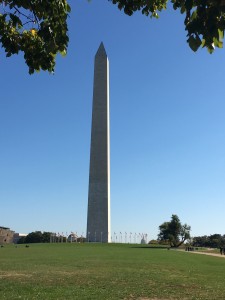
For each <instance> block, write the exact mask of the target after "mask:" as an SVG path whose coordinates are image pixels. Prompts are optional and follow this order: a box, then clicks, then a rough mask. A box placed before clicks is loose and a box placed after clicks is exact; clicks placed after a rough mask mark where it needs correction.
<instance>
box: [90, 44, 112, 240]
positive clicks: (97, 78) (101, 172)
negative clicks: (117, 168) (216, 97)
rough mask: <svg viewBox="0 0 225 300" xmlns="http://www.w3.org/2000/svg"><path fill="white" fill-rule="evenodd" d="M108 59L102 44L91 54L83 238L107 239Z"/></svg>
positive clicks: (108, 216) (108, 187) (108, 227)
mask: <svg viewBox="0 0 225 300" xmlns="http://www.w3.org/2000/svg"><path fill="white" fill-rule="evenodd" d="M109 135H110V134H109V61H108V57H107V54H106V51H105V48H104V45H103V43H101V44H100V46H99V48H98V51H97V53H96V55H95V66H94V89H93V106H92V127H91V154H90V172H89V191H88V216H87V241H88V242H103V243H108V242H111V232H110V136H109Z"/></svg>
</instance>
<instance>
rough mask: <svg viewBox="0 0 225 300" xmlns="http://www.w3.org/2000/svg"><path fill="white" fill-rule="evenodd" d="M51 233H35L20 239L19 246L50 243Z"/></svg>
mask: <svg viewBox="0 0 225 300" xmlns="http://www.w3.org/2000/svg"><path fill="white" fill-rule="evenodd" d="M51 234H52V233H51V232H43V233H42V232H41V231H34V232H30V233H29V234H28V235H27V236H25V237H22V238H20V239H19V241H18V244H29V243H49V242H50V236H51Z"/></svg>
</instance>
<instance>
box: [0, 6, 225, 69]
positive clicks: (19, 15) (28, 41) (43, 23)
mask: <svg viewBox="0 0 225 300" xmlns="http://www.w3.org/2000/svg"><path fill="white" fill-rule="evenodd" d="M88 1H90V0H88ZM108 1H110V2H112V4H114V5H117V6H118V8H119V9H120V10H123V11H124V13H125V14H127V15H129V16H131V15H132V14H133V13H134V12H136V11H141V13H142V14H143V15H145V16H150V17H155V18H159V12H161V11H162V10H165V9H166V8H167V5H168V0H108ZM170 3H171V4H172V5H173V8H174V9H175V10H179V11H180V13H181V14H184V16H185V17H184V25H185V30H186V31H187V42H188V44H189V46H190V48H191V49H192V50H193V51H197V50H198V49H199V48H200V47H206V48H207V49H208V51H209V52H210V53H212V52H213V51H214V49H215V48H216V47H218V48H222V47H223V38H224V29H225V0H195V1H194V0H170ZM69 13H70V6H69V4H68V3H67V0H5V1H3V0H0V44H1V45H2V47H3V48H4V49H5V52H6V56H7V57H10V56H11V55H12V54H18V53H19V52H23V53H24V59H25V61H26V64H27V65H28V67H29V73H30V74H32V73H34V71H40V70H41V69H42V70H48V71H49V72H54V67H55V59H56V55H57V53H61V54H62V55H65V54H66V52H67V46H68V42H69V38H68V27H67V18H68V15H69Z"/></svg>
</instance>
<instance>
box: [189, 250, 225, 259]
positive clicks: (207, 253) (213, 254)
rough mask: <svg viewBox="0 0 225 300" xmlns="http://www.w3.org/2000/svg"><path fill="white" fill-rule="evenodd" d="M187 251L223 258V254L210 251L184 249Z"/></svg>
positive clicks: (224, 256)
mask: <svg viewBox="0 0 225 300" xmlns="http://www.w3.org/2000/svg"><path fill="white" fill-rule="evenodd" d="M185 252H187V253H193V254H204V255H210V256H217V257H222V258H225V255H221V254H220V253H218V254H217V253H210V252H201V251H185Z"/></svg>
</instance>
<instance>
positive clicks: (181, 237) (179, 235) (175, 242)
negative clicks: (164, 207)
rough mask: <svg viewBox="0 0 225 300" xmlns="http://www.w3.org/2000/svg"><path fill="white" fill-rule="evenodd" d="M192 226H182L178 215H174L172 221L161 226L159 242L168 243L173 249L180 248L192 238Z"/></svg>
mask: <svg viewBox="0 0 225 300" xmlns="http://www.w3.org/2000/svg"><path fill="white" fill-rule="evenodd" d="M190 230H191V226H189V225H187V224H184V225H182V224H181V222H180V219H179V218H178V216H177V215H172V217H171V221H169V222H164V223H163V224H161V225H160V226H159V234H158V240H159V241H166V242H168V243H169V244H170V246H171V247H179V246H180V245H182V244H183V243H184V242H185V241H186V240H187V239H189V238H190Z"/></svg>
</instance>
